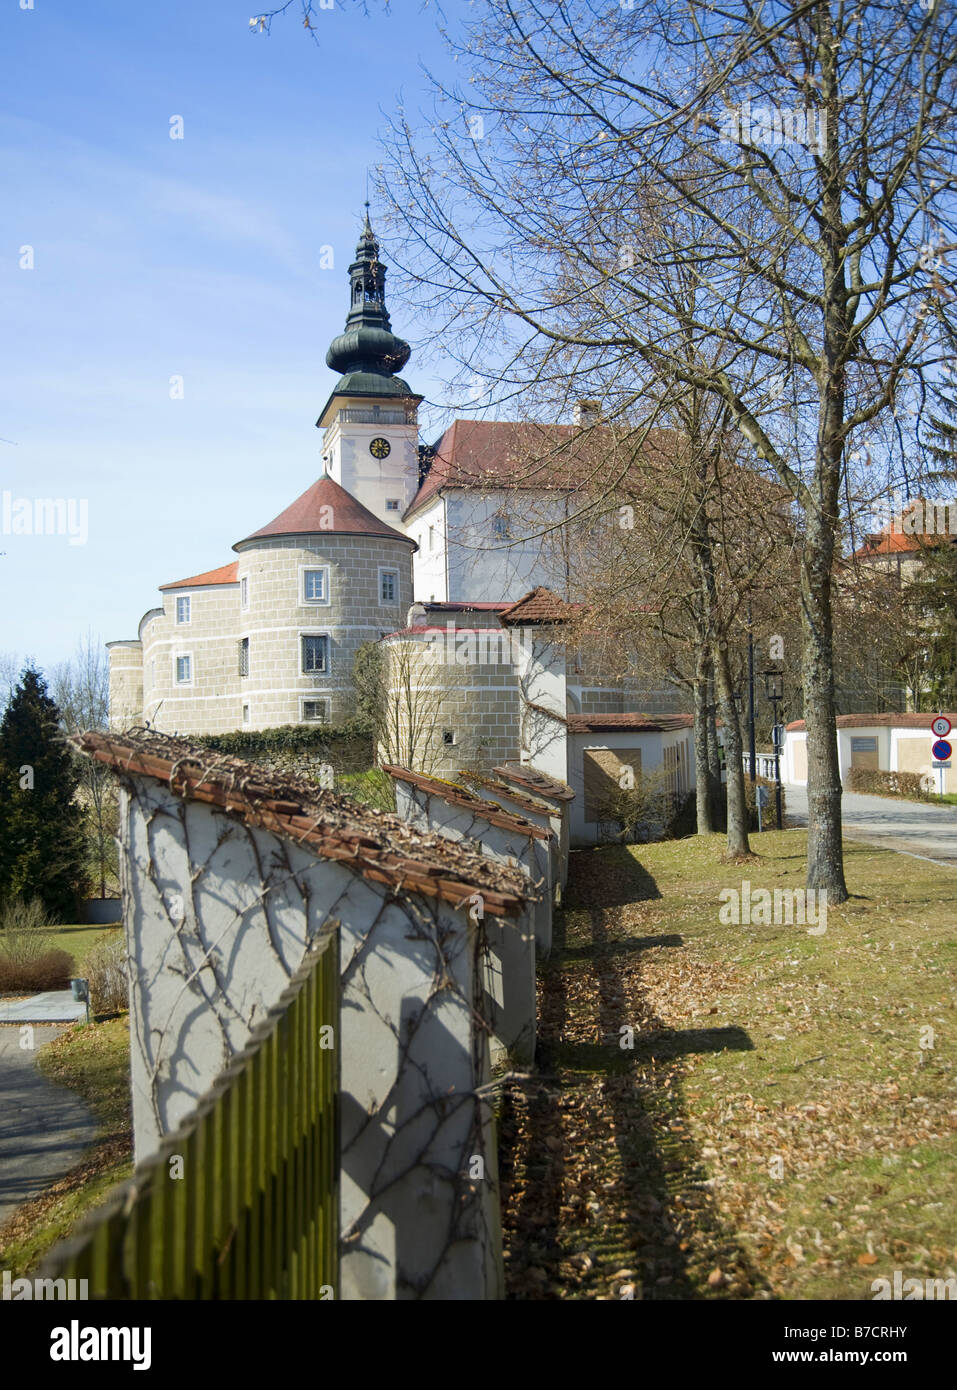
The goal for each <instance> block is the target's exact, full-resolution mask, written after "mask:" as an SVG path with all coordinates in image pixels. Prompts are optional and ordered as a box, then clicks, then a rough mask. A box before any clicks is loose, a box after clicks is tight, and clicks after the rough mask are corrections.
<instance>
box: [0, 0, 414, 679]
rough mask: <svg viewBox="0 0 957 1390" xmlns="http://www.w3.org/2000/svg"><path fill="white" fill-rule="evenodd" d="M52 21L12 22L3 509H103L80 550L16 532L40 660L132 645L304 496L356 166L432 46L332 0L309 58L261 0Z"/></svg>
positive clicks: (342, 302) (302, 39)
mask: <svg viewBox="0 0 957 1390" xmlns="http://www.w3.org/2000/svg"><path fill="white" fill-rule="evenodd" d="M275 2H276V0H273V3H275ZM34 6H35V8H34V9H32V10H21V9H19V8H18V0H6V2H5V4H4V5H3V8H2V11H0V54H2V58H0V66H2V72H3V81H2V83H0V186H2V197H0V248H2V250H0V294H2V296H3V306H4V309H3V323H4V327H5V331H4V332H3V334H2V336H0V354H2V376H0V381H2V393H0V400H2V405H0V437H2V439H3V440H4V441H9V442H3V443H0V504H2V499H3V494H5V493H6V494H8V510H7V517H8V521H9V518H10V516H11V513H10V511H9V507H10V506H12V505H14V504H15V500H16V499H17V498H18V497H28V498H30V499H33V498H35V497H62V498H64V499H76V500H77V502H83V501H85V502H86V503H87V506H88V539H87V540H86V543H85V544H82V545H79V544H78V545H71V544H70V543H69V540H68V538H67V537H66V536H56V535H54V536H49V535H47V536H27V535H19V534H17V535H15V534H10V533H7V534H0V550H2V551H3V552H5V553H4V554H3V555H2V556H0V580H2V586H3V588H2V593H3V603H2V627H0V651H5V652H16V653H18V654H19V655H21V656H23V655H26V654H30V655H32V656H33V657H35V659H36V660H37V661H39V663H40V665H41V666H49V665H51V664H52V663H54V662H56V661H58V660H60V659H62V658H64V657H66V656H68V655H70V654H71V653H72V651H73V649H74V647H75V645H76V643H77V640H78V639H79V638H80V637H81V636H83V635H84V634H85V633H86V632H87V631H88V630H92V632H93V633H94V634H95V635H96V636H98V637H100V638H101V639H102V640H103V641H108V640H111V639H114V638H124V637H135V636H136V628H137V624H138V622H139V619H140V617H141V616H142V614H143V612H144V611H145V610H146V609H147V608H149V607H151V606H153V604H155V603H156V602H157V601H158V595H157V592H156V590H157V586H158V585H159V584H161V583H165V582H168V581H170V580H174V579H178V578H182V577H184V576H186V575H188V574H193V573H196V572H198V571H201V570H204V569H208V568H212V567H214V566H216V565H220V564H224V563H226V562H227V561H228V560H230V559H232V558H233V556H232V551H231V550H230V546H231V544H232V542H233V541H235V540H238V539H239V538H240V537H242V536H243V535H246V534H247V533H248V532H249V531H251V530H253V529H255V528H256V527H257V526H260V525H262V524H264V523H265V522H266V521H268V520H270V519H271V518H272V517H273V516H275V515H276V513H278V512H279V511H281V510H282V509H283V507H285V506H286V505H287V504H288V503H289V502H290V501H291V500H292V499H293V498H294V497H296V496H297V495H298V494H299V493H300V492H302V491H304V490H305V488H306V487H308V486H309V484H310V483H311V482H312V481H313V480H314V478H315V476H316V475H317V473H318V472H319V470H320V467H321V464H320V434H319V431H318V430H317V429H315V427H314V422H315V420H316V417H317V415H318V412H319V409H320V407H321V406H322V404H323V403H324V401H325V399H326V396H327V395H328V393H329V390H330V388H331V386H332V384H333V382H334V380H335V376H334V374H333V373H331V372H330V371H329V370H328V368H327V367H326V365H325V360H324V359H325V351H326V347H327V346H328V343H329V341H330V339H331V338H332V337H334V336H335V334H336V333H338V332H340V331H341V328H342V323H343V320H344V317H345V313H346V309H347V304H348V293H347V278H346V277H347V272H346V267H347V266H348V264H349V261H350V260H351V259H352V253H353V250H354V247H355V242H356V238H357V235H358V228H359V222H358V218H359V216H360V214H361V211H362V203H363V200H364V198H365V171H366V167H367V166H368V165H372V164H374V163H375V162H376V161H377V160H378V159H379V158H380V151H379V148H378V145H377V133H378V132H379V130H380V129H381V128H382V127H383V126H384V124H385V121H386V117H387V113H388V112H389V111H390V110H391V109H392V107H393V105H394V103H395V102H396V100H397V99H398V96H399V93H400V89H401V92H402V97H403V99H404V101H405V103H406V105H407V106H415V105H417V104H418V99H419V96H420V94H421V93H422V92H423V91H424V80H423V78H422V76H421V73H420V70H419V66H418V64H419V60H420V57H421V58H422V59H423V60H424V61H426V62H428V63H430V64H431V65H433V66H434V65H435V64H436V63H441V56H440V55H441V47H440V42H439V39H438V36H437V33H436V30H435V27H434V23H433V19H432V17H431V16H430V14H429V13H428V12H426V13H424V14H423V13H422V12H421V11H420V10H419V9H418V6H417V5H416V3H415V0H400V8H401V14H399V13H397V12H393V14H392V15H391V16H383V15H382V14H381V12H377V13H376V14H374V15H373V16H372V17H371V18H364V17H363V16H362V15H361V14H360V13H359V12H358V11H357V10H355V9H354V8H352V7H350V6H349V5H348V4H346V3H344V0H338V2H337V4H336V6H335V8H334V9H333V10H331V11H321V12H318V13H317V16H316V26H317V33H318V37H319V45H318V46H317V45H316V44H314V43H312V42H310V40H309V37H308V35H307V34H306V33H305V32H304V30H303V28H302V22H301V17H299V16H297V14H296V13H295V11H294V10H291V11H290V13H289V14H288V15H287V16H285V17H282V18H279V19H277V20H275V21H274V22H273V26H272V31H271V33H270V34H269V35H268V36H266V35H259V34H256V35H254V34H252V33H250V30H249V23H248V21H249V16H250V14H251V13H252V9H251V7H250V3H249V0H242V3H237V2H236V0H202V3H197V0H164V3H163V4H162V5H139V4H131V3H130V0H89V3H85V4H80V3H78V2H77V0H34ZM174 116H180V117H181V118H182V121H183V137H184V138H183V139H181V140H172V139H170V134H169V132H170V120H171V118H172V117H174ZM322 246H331V247H332V248H333V253H334V258H335V265H334V268H332V269H321V268H320V248H321V247H322ZM22 247H32V255H33V263H34V264H33V269H24V268H21V264H20V262H21V259H22V258H23V257H22V255H21V248H22ZM27 259H29V253H27ZM386 260H388V254H387V251H386ZM392 291H393V292H392V294H391V295H390V308H391V310H392V315H393V327H394V328H395V329H396V331H398V332H399V333H401V334H402V335H403V336H404V337H406V338H408V339H409V340H410V341H411V342H412V344H413V347H414V345H415V340H416V331H415V330H416V325H415V324H414V323H413V322H410V321H409V316H408V314H407V313H404V312H403V309H402V305H401V300H400V297H399V296H398V295H397V293H396V286H395V282H394V280H393V284H392ZM175 376H179V377H181V378H182V382H183V386H182V392H183V394H182V399H171V398H170V379H171V377H175ZM405 376H406V378H407V379H408V380H410V381H411V382H412V384H413V385H414V386H415V387H416V389H417V390H419V391H420V392H422V393H423V394H424V395H426V396H427V397H428V398H433V399H441V387H440V386H438V385H437V383H436V382H435V381H434V380H433V378H432V376H431V375H430V373H429V372H428V371H427V370H425V369H424V368H422V367H420V369H419V370H416V359H415V357H414V356H413V359H412V362H411V363H410V366H409V368H408V369H407V371H406V373H405ZM425 433H426V436H427V437H429V432H428V430H427V429H426V431H425ZM76 515H77V517H78V516H79V515H80V514H79V513H77V514H76ZM3 525H4V511H3V507H2V505H0V528H2V527H3Z"/></svg>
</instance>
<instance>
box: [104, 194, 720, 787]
mask: <svg viewBox="0 0 957 1390" xmlns="http://www.w3.org/2000/svg"><path fill="white" fill-rule="evenodd" d="M349 279H350V291H349V295H350V298H349V311H348V315H347V318H346V323H345V327H344V330H343V332H342V333H341V334H339V336H338V337H336V338H335V339H334V340H333V342H332V343H331V344H330V347H329V350H328V352H327V354H326V362H327V364H328V366H329V367H330V368H332V369H333V371H335V372H337V373H339V381H338V382H337V384H336V385H335V386H334V388H333V390H332V392H331V394H330V396H329V398H328V400H327V401H326V403H325V405H324V406H323V408H322V411H321V412H320V415H319V418H318V420H317V421H316V424H317V427H318V428H319V429H321V430H322V431H323V445H322V458H323V466H324V471H323V474H322V476H321V477H320V478H319V479H318V481H315V482H313V483H312V485H311V486H310V487H308V488H307V489H306V491H305V492H303V494H302V495H301V496H300V497H298V498H297V499H296V500H295V501H294V502H292V503H291V504H290V505H289V506H288V507H286V508H285V510H284V511H282V512H280V513H279V515H278V516H276V517H275V518H274V519H273V520H272V521H270V522H268V523H267V524H266V525H264V526H260V527H259V528H258V529H256V530H253V531H252V532H250V534H249V535H247V536H245V537H244V538H243V539H241V540H238V541H237V542H236V543H235V545H234V546H233V550H234V551H235V553H236V558H235V559H233V560H232V561H230V562H228V563H221V564H220V565H218V566H217V567H215V568H213V569H209V570H206V571H204V572H202V573H199V574H195V575H191V576H189V577H188V578H186V579H180V580H176V581H173V582H170V583H165V584H162V585H161V586H160V593H161V595H162V599H163V602H162V606H161V607H155V608H151V609H149V610H148V611H147V612H146V613H145V614H144V616H143V618H142V619H141V621H140V625H139V631H138V634H137V637H136V639H135V640H130V641H117V642H111V643H109V644H108V648H109V659H110V720H111V724H112V726H113V727H114V728H120V729H122V728H126V727H129V726H131V725H134V724H142V723H148V724H149V725H150V726H151V727H153V728H156V729H158V730H161V731H165V732H171V733H172V732H177V733H182V734H216V733H230V732H233V731H235V730H238V729H247V730H260V729H265V728H270V727H274V726H277V725H284V724H309V723H316V724H322V723H338V722H340V721H341V720H343V719H345V718H347V717H348V716H349V714H351V713H352V712H353V711H354V703H355V696H354V688H353V683H352V667H353V661H354V657H355V654H356V652H357V650H358V649H359V648H360V647H361V646H363V645H364V644H366V643H368V642H383V643H384V651H385V652H386V654H387V658H388V661H387V669H388V672H389V681H390V682H391V687H390V700H391V702H392V704H393V706H394V707H395V710H394V712H395V739H394V740H391V741H390V747H389V749H388V750H387V751H388V754H389V756H390V757H391V758H392V759H393V760H394V761H400V760H403V759H404V760H405V761H406V762H407V763H408V764H409V765H412V764H413V763H417V764H418V765H419V766H420V767H421V768H423V769H425V770H426V771H428V772H431V773H440V774H443V775H444V774H446V773H450V772H453V771H456V770H459V769H461V768H462V767H463V766H468V767H470V768H472V769H476V768H479V769H480V768H481V767H483V766H485V767H488V768H491V767H494V766H495V765H496V764H497V763H502V762H509V761H515V762H519V761H524V762H531V763H533V764H534V765H541V764H542V763H543V762H544V763H546V764H547V767H548V770H549V772H550V774H551V775H552V776H555V777H557V778H558V780H560V781H563V782H567V781H569V780H570V779H571V777H572V773H571V771H570V762H569V759H570V758H571V759H572V761H573V762H574V761H576V759H577V763H578V764H580V765H583V766H585V765H587V763H588V759H587V758H584V754H585V753H587V752H588V751H589V750H588V749H585V748H583V749H582V750H580V754H581V756H579V755H578V754H574V755H573V752H572V742H573V741H574V740H573V735H579V736H582V737H584V738H585V740H586V742H587V741H588V737H589V736H591V737H592V741H594V738H595V736H597V737H598V739H599V742H600V744H601V747H600V748H599V749H597V750H591V751H596V752H597V753H598V754H599V755H601V754H602V749H604V751H605V753H607V754H608V756H607V757H604V758H603V756H599V757H597V759H596V758H593V759H592V760H591V761H592V763H593V765H594V767H595V768H596V769H598V770H597V771H596V772H594V773H593V777H592V781H593V783H594V779H595V777H600V778H602V779H605V780H607V778H608V775H609V773H608V767H610V766H611V764H612V763H614V765H615V766H616V767H617V766H619V764H620V762H621V758H620V757H619V753H618V752H615V753H612V752H609V738H608V736H607V734H608V733H613V734H614V736H615V737H614V739H613V740H611V742H613V743H614V745H615V748H616V749H618V750H619V752H622V753H623V752H625V751H627V746H631V747H632V748H633V751H636V753H637V756H636V759H632V765H633V766H634V765H636V764H637V766H639V767H640V765H641V753H640V751H637V750H639V749H640V747H641V746H644V748H645V767H646V769H647V767H649V766H657V765H663V766H666V767H669V768H670V770H671V771H670V774H669V775H670V776H671V779H672V782H673V787H674V792H675V794H676V796H677V795H681V794H683V793H684V792H686V791H687V790H689V789H690V786H691V785H692V777H693V768H692V760H691V757H690V722H691V721H690V716H686V715H683V714H681V713H680V712H679V711H680V709H681V705H682V700H681V696H680V694H679V693H678V692H676V691H675V690H673V689H670V688H668V687H663V688H654V687H642V685H641V683H640V682H638V681H637V680H634V681H628V682H622V681H620V680H618V681H603V680H602V679H601V678H600V677H599V676H597V675H595V674H592V675H591V676H589V674H588V672H587V671H583V670H582V669H581V662H580V658H577V659H576V658H574V657H570V656H568V655H567V654H566V652H565V649H564V647H562V646H561V644H560V643H559V642H557V641H555V640H553V638H554V636H555V634H554V627H555V625H556V624H560V622H561V616H562V611H563V606H566V607H567V602H568V600H569V599H571V598H573V597H574V594H573V592H572V590H573V578H572V575H571V573H570V570H569V563H568V557H567V556H563V555H562V554H561V553H560V550H559V551H557V552H556V551H555V550H550V549H549V548H548V547H547V546H546V545H545V544H543V542H542V540H541V539H539V538H537V537H538V536H540V534H541V532H542V531H544V530H546V529H548V523H550V522H554V521H560V520H561V518H562V517H563V516H567V514H568V499H569V496H570V495H571V494H573V493H574V492H575V491H576V489H578V488H580V487H581V477H580V468H579V467H577V465H576V460H575V459H574V458H571V457H569V456H567V453H566V452H565V450H566V446H567V444H568V441H569V440H572V439H573V438H574V436H575V435H576V433H577V429H576V426H571V425H547V426H538V425H534V424H512V423H508V422H497V421H478V420H456V421H455V422H454V423H453V424H452V425H451V427H450V428H449V429H448V430H446V432H445V433H444V434H443V436H442V438H441V439H440V440H439V441H438V442H437V443H436V444H435V445H433V446H431V447H426V446H424V445H421V444H420V443H419V431H418V421H417V410H418V406H419V404H420V403H421V400H422V397H421V396H419V395H417V394H416V393H415V391H414V390H413V389H412V388H411V387H410V386H409V385H408V383H407V382H406V381H405V380H403V378H402V377H401V376H399V375H398V373H399V372H401V371H402V370H403V368H404V367H405V365H406V363H407V362H408V360H409V357H410V354H411V349H410V347H409V344H408V343H406V342H404V341H403V340H402V339H401V338H399V337H397V336H396V334H394V333H393V331H392V325H391V321H390V318H389V313H388V309H387V307H386V294H385V279H386V267H385V265H384V264H383V262H382V260H381V259H380V256H379V246H378V242H377V240H376V238H375V235H374V234H373V231H372V228H371V226H370V224H369V219H368V214H367V215H366V219H365V224H364V226H363V229H362V234H361V236H360V239H359V243H358V246H357V248H356V255H355V259H354V261H353V262H352V264H351V265H350V266H349ZM588 408H589V407H588V405H587V403H583V409H588ZM543 441H544V442H546V443H547V444H548V448H543V447H542V446H543ZM543 457H544V458H545V459H546V462H545V464H544V465H542V464H541V463H540V462H537V460H540V459H542V458H543ZM530 460H536V462H535V463H534V465H532V464H531V463H530V462H529V461H530ZM543 523H544V525H543ZM490 629H495V630H497V631H498V632H499V634H500V635H502V636H505V635H506V633H507V632H508V633H510V634H511V635H510V636H509V637H508V640H507V641H506V642H504V643H500V644H499V647H500V650H496V652H495V653H494V655H493V657H492V659H488V650H487V645H486V650H485V652H484V653H483V652H481V651H479V652H478V654H477V656H476V657H475V658H470V657H469V655H468V652H467V651H466V654H465V657H464V658H463V659H462V660H461V661H459V659H458V658H457V657H455V656H453V657H452V658H451V659H450V660H449V661H445V660H444V659H440V662H439V663H438V664H437V663H436V662H435V660H434V658H435V648H436V641H435V639H436V636H437V635H441V638H442V642H443V644H444V646H445V647H448V645H449V642H450V641H451V642H452V645H453V646H454V645H455V644H456V642H458V641H459V639H460V638H462V639H464V641H465V642H466V643H467V640H468V634H469V633H472V634H480V633H482V632H483V631H484V632H488V631H489V630H490ZM460 668H461V669H460ZM400 687H401V689H402V690H403V691H404V692H405V696H404V707H403V709H402V710H401V711H400V710H399V709H398V703H399V693H398V692H399V689H400ZM410 689H414V690H415V691H416V692H418V693H417V694H416V696H415V697H414V698H415V699H419V693H421V702H420V703H421V708H420V709H419V710H418V712H416V711H413V710H412V709H410V708H409V695H408V692H409V690H410ZM539 689H540V690H541V691H544V692H545V694H544V695H542V698H540V699H536V698H535V697H534V691H535V690H539ZM529 692H532V693H531V694H530V693H529ZM639 708H640V709H641V710H642V711H643V713H642V714H635V713H632V712H630V711H634V710H636V709H639ZM532 711H534V713H532ZM543 711H544V713H543ZM648 711H652V714H651V715H649V713H648ZM530 721H531V724H534V725H535V726H536V729H537V732H534V733H533V732H532V731H531V724H530ZM543 721H544V723H543ZM574 721H577V723H576V722H574ZM676 721H677V722H676ZM410 724H413V725H417V726H421V727H420V728H419V732H418V733H417V734H416V740H417V742H416V741H413V740H410V739H409V737H408V735H409V726H410ZM539 726H541V727H539ZM579 726H580V727H579ZM623 744H624V745H625V747H623ZM606 764H607V766H606ZM602 769H604V770H602ZM583 775H584V774H583ZM588 799H589V801H590V802H591V803H594V801H595V795H594V788H593V790H592V794H591V795H590V796H589V798H588Z"/></svg>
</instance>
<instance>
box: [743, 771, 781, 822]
mask: <svg viewBox="0 0 957 1390" xmlns="http://www.w3.org/2000/svg"><path fill="white" fill-rule="evenodd" d="M758 787H767V789H768V798H767V801H766V802H765V803H764V806H763V808H762V810H761V824H762V827H763V828H764V829H765V830H782V829H783V826H780V825H778V803H777V793H776V790H775V787H776V784H775V783H774V782H772V781H771V779H770V778H768V777H758V778H756V780H755V781H754V782H752V781H751V778H750V777H748V776H747V774H745V778H744V799H745V801H746V802H747V806H748V829H749V830H757V828H758V807H757V801H756V799H755V792H756V789H757V788H758ZM787 809H788V808H787V798H786V795H785V790H784V788H783V787H782V788H781V815H782V816H786V815H787Z"/></svg>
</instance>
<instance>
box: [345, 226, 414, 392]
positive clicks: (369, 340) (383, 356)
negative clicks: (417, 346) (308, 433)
mask: <svg viewBox="0 0 957 1390" xmlns="http://www.w3.org/2000/svg"><path fill="white" fill-rule="evenodd" d="M365 206H366V214H365V220H364V222H363V227H362V234H361V236H360V237H359V243H358V245H357V246H356V258H355V260H354V261H353V262H352V264H351V265H350V267H349V313H348V316H347V318H346V326H345V330H344V331H343V332H342V333H340V334H339V336H338V337H337V338H334V339H333V340H332V342H331V344H330V345H329V351H328V352H327V353H326V364H327V366H329V367H331V368H332V370H333V371H334V372H341V373H342V374H343V375H344V376H345V375H351V374H352V373H355V372H360V373H363V374H365V373H371V374H372V375H373V376H381V377H393V376H395V374H396V372H400V371H401V370H402V368H403V367H404V366H405V364H406V362H408V360H409V357H410V356H411V353H412V349H411V348H410V347H409V344H408V343H406V342H404V341H403V339H402V338H398V337H396V335H395V334H394V333H393V332H392V324H391V322H390V320H389V311H388V309H387V308H386V302H385V275H386V266H385V264H384V262H383V261H382V260H380V258H379V243H378V241H377V240H376V236H375V233H374V232H373V230H372V225H371V223H370V222H369V204H368V203H366V205H365ZM407 389H408V388H405V387H404V390H407ZM388 394H392V392H391V391H390V392H388Z"/></svg>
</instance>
